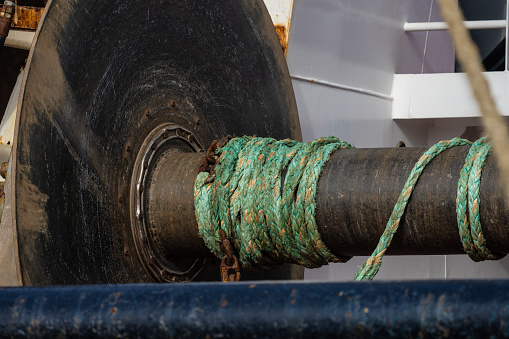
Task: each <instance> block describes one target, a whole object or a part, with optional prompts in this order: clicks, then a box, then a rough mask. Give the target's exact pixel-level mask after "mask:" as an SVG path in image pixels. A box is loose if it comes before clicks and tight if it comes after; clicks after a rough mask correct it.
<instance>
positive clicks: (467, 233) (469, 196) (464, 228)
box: [456, 137, 505, 262]
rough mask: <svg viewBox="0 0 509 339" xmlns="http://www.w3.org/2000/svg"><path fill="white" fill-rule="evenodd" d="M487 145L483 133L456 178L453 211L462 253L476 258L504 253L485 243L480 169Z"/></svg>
mask: <svg viewBox="0 0 509 339" xmlns="http://www.w3.org/2000/svg"><path fill="white" fill-rule="evenodd" d="M490 149H491V144H490V143H489V142H487V139H486V137H483V138H480V139H479V140H477V141H476V142H474V144H473V145H472V146H471V147H470V150H469V152H468V155H467V157H466V159H465V165H464V166H463V168H462V169H461V173H460V179H459V181H458V194H457V198H456V213H457V219H458V228H459V234H460V237H461V242H462V244H463V249H464V250H465V253H467V254H468V256H469V257H470V258H471V259H472V260H473V261H476V262H478V261H483V260H498V259H501V258H503V257H504V256H505V255H501V254H497V253H493V252H491V251H490V250H489V249H488V247H487V246H486V239H485V237H484V235H483V233H482V228H481V221H480V214H479V205H480V199H479V186H480V184H481V171H482V167H483V165H484V162H485V161H486V157H487V156H488V154H489V153H490ZM467 204H468V208H467ZM467 211H468V212H467Z"/></svg>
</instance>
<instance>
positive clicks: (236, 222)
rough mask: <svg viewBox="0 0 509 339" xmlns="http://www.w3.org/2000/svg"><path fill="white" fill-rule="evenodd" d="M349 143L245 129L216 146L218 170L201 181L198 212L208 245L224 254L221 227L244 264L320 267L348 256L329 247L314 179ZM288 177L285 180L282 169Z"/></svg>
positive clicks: (201, 176)
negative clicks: (247, 134) (267, 135)
mask: <svg viewBox="0 0 509 339" xmlns="http://www.w3.org/2000/svg"><path fill="white" fill-rule="evenodd" d="M352 147H353V146H351V145H350V144H348V143H346V142H342V141H340V140H339V139H337V138H335V137H326V138H320V139H317V140H314V141H312V142H310V143H301V142H296V141H293V140H289V139H285V140H280V141H278V140H275V139H272V138H260V137H241V138H235V139H232V140H230V141H229V142H228V143H227V144H226V145H225V146H224V147H223V148H221V149H219V150H218V155H219V163H218V165H217V166H216V169H215V171H216V178H215V180H214V181H213V182H211V183H206V181H207V178H208V173H206V172H202V173H200V174H198V176H197V178H196V181H195V213H196V219H197V221H198V229H199V234H200V236H201V237H202V239H203V240H204V242H205V244H206V245H207V247H208V248H209V249H210V250H211V251H212V252H213V253H215V254H216V256H219V257H220V256H222V254H221V249H220V246H219V244H220V240H219V229H222V230H224V231H225V233H226V235H227V237H228V239H230V241H231V243H232V244H233V245H234V247H235V249H236V250H237V252H238V254H239V260H240V262H241V263H242V265H243V266H244V267H253V268H269V267H274V266H276V265H279V264H282V263H297V264H300V265H303V266H306V267H310V268H312V267H319V266H322V265H325V264H327V263H328V262H345V261H347V260H348V259H349V258H346V257H338V256H336V255H334V254H333V253H331V252H330V251H329V250H328V249H327V247H326V246H325V244H324V243H323V242H322V240H321V238H320V234H319V233H318V230H317V227H316V221H315V209H316V203H315V196H316V185H317V182H318V179H319V177H320V174H321V171H322V168H323V166H324V165H325V163H326V162H327V161H328V160H329V157H330V155H331V154H332V153H333V152H334V151H336V150H337V149H341V148H352ZM284 174H285V176H284V182H283V175H284Z"/></svg>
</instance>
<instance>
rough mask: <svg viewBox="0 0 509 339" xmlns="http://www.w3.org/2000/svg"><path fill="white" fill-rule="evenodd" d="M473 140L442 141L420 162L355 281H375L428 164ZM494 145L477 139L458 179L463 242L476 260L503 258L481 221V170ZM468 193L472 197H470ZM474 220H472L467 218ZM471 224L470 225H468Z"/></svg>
mask: <svg viewBox="0 0 509 339" xmlns="http://www.w3.org/2000/svg"><path fill="white" fill-rule="evenodd" d="M471 144H472V143H471V142H470V141H468V140H465V139H460V138H454V139H452V140H445V141H440V142H439V143H437V144H435V145H433V146H432V147H431V148H430V149H428V150H427V151H426V152H425V153H424V154H423V155H422V156H421V158H420V159H419V160H418V161H417V164H416V165H415V166H414V168H413V169H412V171H411V172H410V175H409V177H408V179H407V181H406V182H405V185H404V187H403V190H402V191H401V194H400V196H399V198H398V201H397V202H396V205H395V206H394V209H393V211H392V214H391V216H390V218H389V221H388V222H387V225H386V227H385V231H384V233H383V234H382V236H381V237H380V240H379V242H378V245H377V247H376V249H375V250H374V251H373V253H372V254H371V256H370V257H369V258H368V259H367V260H366V262H365V263H364V264H363V265H362V267H361V268H360V269H359V271H357V273H356V274H355V280H371V279H373V278H374V277H375V275H376V274H377V273H378V270H379V269H380V266H381V265H382V257H383V256H384V254H385V252H386V251H387V248H388V247H389V245H390V244H391V241H392V238H393V237H394V234H395V233H396V231H397V230H398V226H399V222H400V220H401V217H402V216H403V213H404V212H405V208H406V205H407V203H408V200H409V199H410V196H411V194H412V191H413V189H414V187H415V185H416V183H417V180H419V176H420V175H421V173H422V171H423V170H424V168H425V166H426V165H427V164H428V163H429V162H430V161H431V160H432V159H433V158H434V157H436V156H437V155H438V154H440V153H442V152H443V151H445V150H446V149H449V148H451V147H454V146H465V145H471ZM490 147H491V145H490V144H489V143H487V142H486V138H481V139H479V140H477V141H476V142H475V143H474V144H473V145H472V147H470V150H469V153H468V155H467V158H466V159H465V165H464V167H463V169H462V171H461V172H460V179H459V181H458V195H457V199H456V204H457V209H456V212H457V219H458V228H459V234H460V239H461V242H462V244H463V248H464V249H465V252H466V253H467V254H468V255H469V256H470V257H471V258H472V259H473V260H475V261H480V260H484V259H488V260H496V259H500V258H501V257H503V256H501V255H498V254H493V253H491V252H490V251H489V250H488V249H487V247H486V241H485V238H484V236H483V235H482V230H481V224H480V221H479V198H478V196H479V183H480V179H481V169H482V166H483V164H484V161H485V159H486V157H487V155H488V153H489V150H490ZM467 193H468V199H467V197H466V195H467ZM467 204H468V210H469V218H467V214H466V210H467V208H466V205H467ZM468 219H470V223H468V222H467V220H468ZM467 225H469V226H470V227H467Z"/></svg>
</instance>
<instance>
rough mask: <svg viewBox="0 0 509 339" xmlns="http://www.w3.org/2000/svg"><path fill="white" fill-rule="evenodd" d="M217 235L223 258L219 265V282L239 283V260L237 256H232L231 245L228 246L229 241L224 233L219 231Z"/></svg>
mask: <svg viewBox="0 0 509 339" xmlns="http://www.w3.org/2000/svg"><path fill="white" fill-rule="evenodd" d="M219 234H220V239H221V251H222V252H223V258H222V259H221V265H220V267H219V270H220V272H221V281H222V282H233V281H240V265H239V260H238V259H237V256H236V255H235V254H233V251H232V245H231V244H230V240H228V238H227V237H226V233H225V231H223V230H219ZM230 272H231V273H230Z"/></svg>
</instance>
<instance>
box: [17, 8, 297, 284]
mask: <svg viewBox="0 0 509 339" xmlns="http://www.w3.org/2000/svg"><path fill="white" fill-rule="evenodd" d="M20 103H21V108H20V114H18V121H17V136H16V142H15V145H14V157H13V177H14V185H13V193H14V194H15V199H14V202H13V204H14V206H13V211H14V225H15V229H16V236H17V246H18V254H19V255H18V260H19V262H18V265H19V271H20V274H21V280H22V283H23V284H25V285H44V284H84V283H86V284H89V283H126V282H151V281H154V279H153V278H152V277H151V276H150V275H148V274H147V272H146V270H144V269H143V267H142V265H141V263H140V258H139V256H138V255H137V250H136V246H135V244H134V240H133V234H132V228H131V221H130V218H131V217H130V216H131V214H130V204H129V200H130V185H131V181H132V180H131V179H132V175H133V167H134V162H135V159H136V156H137V154H138V151H139V150H140V148H141V147H142V144H143V141H144V140H145V139H146V137H147V136H148V135H149V134H150V133H152V132H153V131H154V130H156V129H157V128H158V127H159V126H162V125H165V124H175V125H178V126H180V127H181V128H183V129H185V130H187V131H189V132H191V133H192V134H193V135H194V137H195V140H196V142H197V144H199V145H202V147H203V148H206V146H208V145H209V144H210V142H211V141H212V140H213V139H216V138H220V137H223V136H225V135H227V134H232V135H238V136H240V135H258V136H271V137H274V138H278V139H281V138H287V137H290V138H294V139H300V138H301V134H300V126H299V120H298V114H297V109H296V104H295V98H294V94H293V90H292V86H291V82H290V78H289V74H288V70H287V66H286V63H285V60H284V56H283V53H282V51H281V46H280V45H279V42H278V39H277V36H276V33H275V30H274V27H273V26H272V22H271V21H270V17H269V15H268V13H267V11H266V9H265V7H264V4H263V2H262V1H261V0H185V1H183V0H164V1H162V0H146V1H142V2H140V1H133V0H109V1H102V0H52V1H51V2H50V3H49V4H48V6H47V10H46V12H45V17H44V18H43V23H42V25H41V27H40V28H39V31H38V32H37V35H36V40H35V42H34V46H33V49H32V51H31V54H30V57H29V64H28V67H27V74H26V77H25V82H24V89H22V99H21V101H20ZM285 272H286V271H285ZM283 277H284V276H283Z"/></svg>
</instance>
